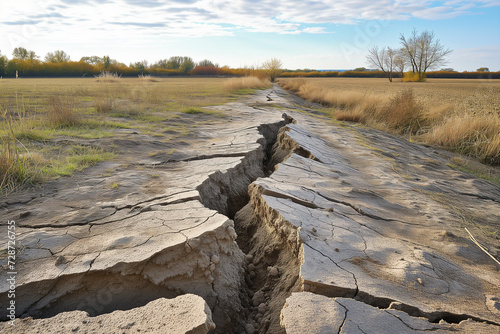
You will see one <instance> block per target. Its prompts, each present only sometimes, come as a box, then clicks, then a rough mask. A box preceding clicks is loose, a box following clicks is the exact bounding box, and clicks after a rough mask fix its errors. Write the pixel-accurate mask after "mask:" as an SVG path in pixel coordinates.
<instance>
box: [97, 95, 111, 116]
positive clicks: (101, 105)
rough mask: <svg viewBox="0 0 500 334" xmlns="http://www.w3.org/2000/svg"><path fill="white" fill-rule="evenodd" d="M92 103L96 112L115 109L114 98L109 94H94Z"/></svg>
mask: <svg viewBox="0 0 500 334" xmlns="http://www.w3.org/2000/svg"><path fill="white" fill-rule="evenodd" d="M93 105H94V109H95V111H97V112H98V113H104V112H109V111H112V110H114V109H115V100H114V99H113V97H112V96H110V95H101V96H96V97H95V98H94V101H93Z"/></svg>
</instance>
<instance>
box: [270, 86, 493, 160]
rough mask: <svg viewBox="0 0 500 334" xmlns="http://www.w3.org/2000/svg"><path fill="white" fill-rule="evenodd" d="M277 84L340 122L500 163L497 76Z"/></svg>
mask: <svg viewBox="0 0 500 334" xmlns="http://www.w3.org/2000/svg"><path fill="white" fill-rule="evenodd" d="M280 84H281V85H282V86H283V87H284V88H286V89H289V90H292V91H294V92H296V93H297V94H298V95H299V96H301V97H303V98H305V99H308V100H310V101H313V102H318V103H321V104H323V105H324V106H326V107H327V108H329V109H328V113H330V114H331V116H332V117H335V118H336V119H338V120H345V121H352V122H360V123H363V124H366V125H368V126H371V127H374V128H378V129H382V130H385V131H391V132H396V133H399V134H403V135H406V136H408V137H410V139H411V140H416V141H419V142H423V143H427V144H431V145H437V146H441V147H445V148H447V149H451V150H454V151H457V152H459V153H462V154H464V155H466V156H469V157H473V158H475V159H478V160H480V161H482V162H485V163H487V164H490V165H500V80H467V79H428V80H427V82H423V83H422V82H398V81H395V82H393V83H390V82H389V81H388V80H387V79H377V78H304V79H281V80H280Z"/></svg>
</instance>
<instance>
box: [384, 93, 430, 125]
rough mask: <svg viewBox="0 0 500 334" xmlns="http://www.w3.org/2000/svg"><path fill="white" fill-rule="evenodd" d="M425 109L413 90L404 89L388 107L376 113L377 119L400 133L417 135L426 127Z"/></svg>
mask: <svg viewBox="0 0 500 334" xmlns="http://www.w3.org/2000/svg"><path fill="white" fill-rule="evenodd" d="M423 114H424V107H423V105H422V104H421V103H420V102H418V101H417V100H416V99H415V96H414V95H413V91H412V90H411V89H404V90H402V91H401V92H399V93H398V94H397V95H396V96H395V97H393V98H392V99H391V100H390V101H389V103H387V105H386V106H385V107H383V108H381V109H379V110H377V111H376V113H375V115H376V116H375V117H376V118H377V119H378V120H379V121H381V122H382V123H385V124H387V126H388V127H389V128H390V129H394V130H396V131H397V132H399V133H409V134H415V133H417V131H418V130H420V128H421V127H422V126H424V125H425V119H424V116H423Z"/></svg>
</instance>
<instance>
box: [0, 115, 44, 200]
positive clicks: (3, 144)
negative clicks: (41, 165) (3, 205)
mask: <svg viewBox="0 0 500 334" xmlns="http://www.w3.org/2000/svg"><path fill="white" fill-rule="evenodd" d="M7 122H8V127H9V134H8V135H7V136H5V137H3V138H1V141H0V195H4V194H6V193H8V192H9V191H12V190H14V189H16V187H18V186H19V185H22V184H25V183H27V182H29V181H30V180H32V179H34V178H35V174H36V173H35V171H34V170H33V169H32V168H31V165H30V163H29V159H28V157H27V156H26V155H23V154H20V153H19V150H18V147H17V144H18V140H17V138H16V136H15V134H14V130H13V128H12V120H11V119H9V120H8V121H7Z"/></svg>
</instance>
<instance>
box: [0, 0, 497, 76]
mask: <svg viewBox="0 0 500 334" xmlns="http://www.w3.org/2000/svg"><path fill="white" fill-rule="evenodd" d="M413 29H417V30H418V31H419V32H422V31H424V30H429V31H433V32H434V34H435V36H436V38H438V39H439V40H440V42H441V44H443V45H444V46H445V47H447V48H450V49H452V50H453V52H452V53H451V54H450V56H449V57H448V63H447V64H446V65H445V66H444V67H448V68H453V69H455V70H457V71H474V70H476V69H477V68H479V67H488V68H489V69H490V70H492V71H499V70H500V0H479V1H468V0H465V1H461V0H451V1H425V0H395V1H394V0H382V1H379V0H289V1H278V0H255V1H254V0H252V1H250V0H142V1H141V0H111V1H98V0H43V1H42V0H17V1H13V0H0V53H1V54H3V55H6V56H7V57H8V58H9V59H10V58H12V51H13V49H14V48H15V47H19V46H21V47H24V48H26V49H28V50H33V51H35V52H36V54H37V55H38V56H40V57H41V59H43V58H44V56H45V55H46V54H47V53H48V52H53V51H55V50H63V51H65V52H66V53H68V54H69V55H70V56H71V59H72V60H75V61H78V60H80V58H81V57H84V56H93V55H97V56H101V57H102V56H104V55H109V56H110V57H111V58H113V59H116V60H118V61H119V62H122V63H125V64H127V65H128V64H130V63H131V62H136V61H142V60H147V61H148V62H149V63H154V62H156V61H158V60H160V59H165V58H169V57H171V56H189V57H192V58H193V60H194V61H201V60H203V59H209V60H211V61H213V62H214V63H218V64H219V65H220V66H223V65H227V66H230V67H233V68H234V67H244V66H259V65H260V64H262V63H263V62H264V61H265V60H267V59H270V58H278V59H280V60H281V61H282V63H283V67H284V68H287V69H304V68H310V69H353V68H356V67H369V64H368V62H367V60H366V55H367V53H368V49H370V48H371V47H373V46H380V47H382V46H392V47H397V46H398V45H399V37H400V35H401V34H403V35H405V36H409V35H410V34H411V32H412V30H413Z"/></svg>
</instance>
